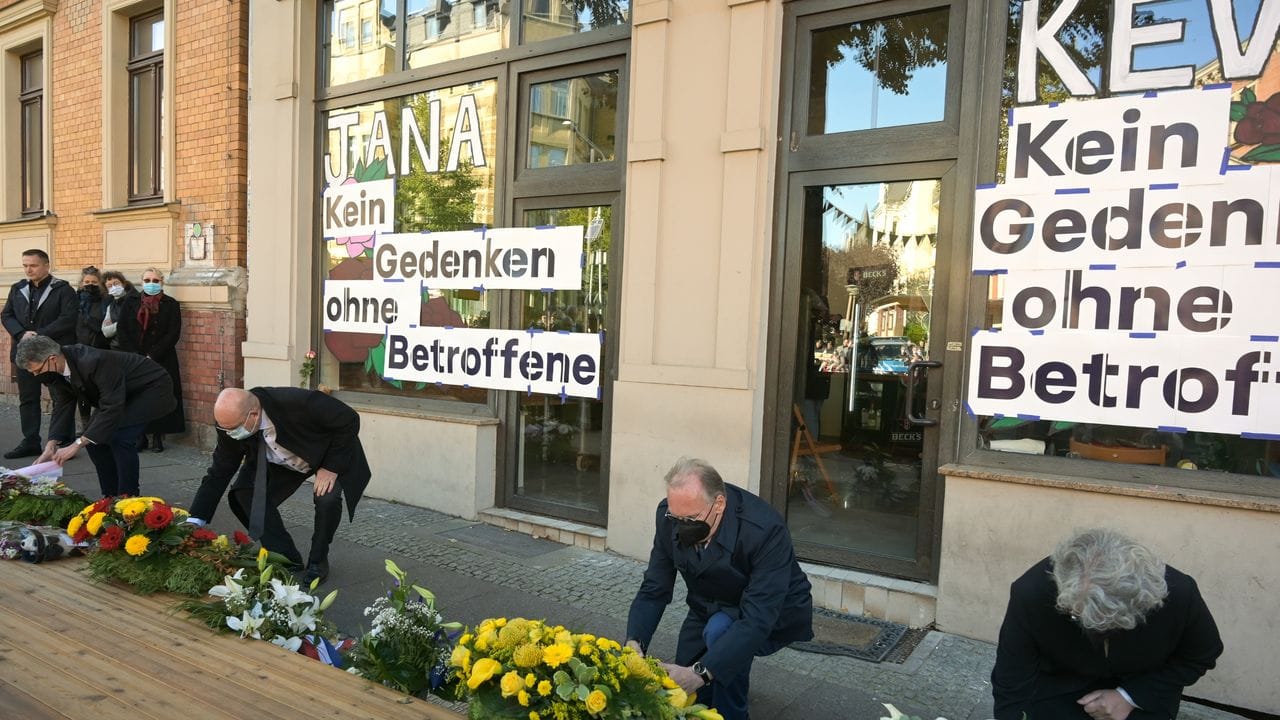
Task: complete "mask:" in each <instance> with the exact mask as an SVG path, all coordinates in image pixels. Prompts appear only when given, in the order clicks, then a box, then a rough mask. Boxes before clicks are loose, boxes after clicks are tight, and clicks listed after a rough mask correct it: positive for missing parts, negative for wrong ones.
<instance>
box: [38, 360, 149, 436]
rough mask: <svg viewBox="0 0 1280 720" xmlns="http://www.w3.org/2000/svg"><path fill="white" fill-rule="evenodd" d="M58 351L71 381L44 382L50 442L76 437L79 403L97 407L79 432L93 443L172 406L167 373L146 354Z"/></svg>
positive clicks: (60, 379) (63, 378) (147, 420)
mask: <svg viewBox="0 0 1280 720" xmlns="http://www.w3.org/2000/svg"><path fill="white" fill-rule="evenodd" d="M62 354H63V355H64V356H65V357H66V358H67V367H68V368H69V369H70V370H71V379H70V380H68V379H67V378H65V377H62V376H61V375H59V376H58V377H56V378H54V379H53V380H50V381H48V382H44V381H43V380H42V382H44V385H45V386H46V387H48V388H49V395H50V396H52V397H53V416H52V417H51V418H50V420H49V439H50V440H57V441H59V442H68V441H70V440H71V439H72V438H73V437H74V432H75V415H76V406H77V405H78V404H79V403H80V402H84V403H86V404H88V405H89V406H90V407H93V408H96V410H95V411H94V413H93V415H92V416H91V417H90V418H89V425H88V426H87V427H86V428H85V429H84V433H82V434H83V435H84V436H85V437H86V438H88V439H90V440H92V441H94V442H96V443H106V442H108V441H109V440H110V439H111V436H112V435H115V433H116V430H117V429H118V428H120V427H127V426H129V425H137V424H140V423H146V422H150V421H152V420H154V419H156V418H158V417H161V416H163V415H164V414H165V413H167V412H169V411H170V410H172V409H173V391H172V390H171V389H170V387H169V384H170V381H169V374H168V373H166V372H165V371H164V368H162V367H160V366H159V365H157V364H156V363H154V362H152V361H151V360H148V359H147V358H144V357H140V356H138V355H134V354H132V353H122V352H116V351H114V350H103V349H100V348H95V347H90V346H88V345H64V346H63V347H62Z"/></svg>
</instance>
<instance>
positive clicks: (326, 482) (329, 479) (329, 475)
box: [316, 468, 338, 497]
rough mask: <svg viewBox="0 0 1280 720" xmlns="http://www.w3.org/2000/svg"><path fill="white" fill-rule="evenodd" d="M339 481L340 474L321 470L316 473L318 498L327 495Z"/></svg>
mask: <svg viewBox="0 0 1280 720" xmlns="http://www.w3.org/2000/svg"><path fill="white" fill-rule="evenodd" d="M337 480H338V473H336V472H334V471H332V470H325V469H324V468H320V469H319V470H317V471H316V497H319V496H321V495H326V494H328V492H329V491H330V490H332V489H333V484H334V483H335V482H337Z"/></svg>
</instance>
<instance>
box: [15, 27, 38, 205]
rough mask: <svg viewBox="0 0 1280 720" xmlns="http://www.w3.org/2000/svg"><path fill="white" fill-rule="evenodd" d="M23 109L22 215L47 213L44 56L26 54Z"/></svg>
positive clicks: (22, 67)
mask: <svg viewBox="0 0 1280 720" xmlns="http://www.w3.org/2000/svg"><path fill="white" fill-rule="evenodd" d="M20 63H21V70H20V75H21V78H22V84H21V89H20V91H19V95H18V103H19V105H20V107H21V114H22V129H21V143H22V152H21V158H22V159H21V164H22V173H21V178H22V214H24V215H29V214H36V213H39V212H41V211H43V210H44V53H43V52H33V53H30V54H27V55H23V56H22V58H21V60H20Z"/></svg>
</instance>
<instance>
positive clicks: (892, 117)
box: [808, 8, 950, 135]
mask: <svg viewBox="0 0 1280 720" xmlns="http://www.w3.org/2000/svg"><path fill="white" fill-rule="evenodd" d="M949 13H950V11H949V10H948V9H947V8H938V9H936V10H928V11H925V12H919V13H912V14H909V15H898V16H896V17H890V18H880V19H876V20H868V21H863V22H855V23H849V24H848V25H839V26H836V27H830V28H824V29H822V30H818V31H816V32H814V33H813V35H812V38H811V40H812V50H811V55H810V58H809V60H810V62H809V122H808V131H809V134H810V135H822V134H827V133H839V132H849V131H852V130H868V129H873V128H882V127H890V126H894V125H914V124H918V123H927V122H935V121H938V120H941V119H942V117H943V111H944V109H945V107H946V86H947V24H948V23H947V19H948V16H949Z"/></svg>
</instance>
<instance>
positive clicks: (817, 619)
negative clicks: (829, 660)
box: [788, 608, 907, 663]
mask: <svg viewBox="0 0 1280 720" xmlns="http://www.w3.org/2000/svg"><path fill="white" fill-rule="evenodd" d="M906 632H907V626H905V625H899V624H898V623H894V622H888V621H886V620H877V619H876V618H869V617H861V616H854V615H845V614H843V613H838V612H833V611H831V610H827V609H825V608H814V609H813V639H812V640H809V641H806V642H796V643H791V645H789V646H788V647H790V648H791V649H793V650H801V651H803V652H811V653H821V654H823V655H847V656H849V657H855V658H858V659H860V660H867V661H870V662H874V663H878V662H880V661H881V660H884V658H885V656H886V655H888V654H889V651H891V650H893V648H894V647H895V646H897V644H898V642H899V641H901V640H902V636H903V635H905V634H906Z"/></svg>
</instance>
